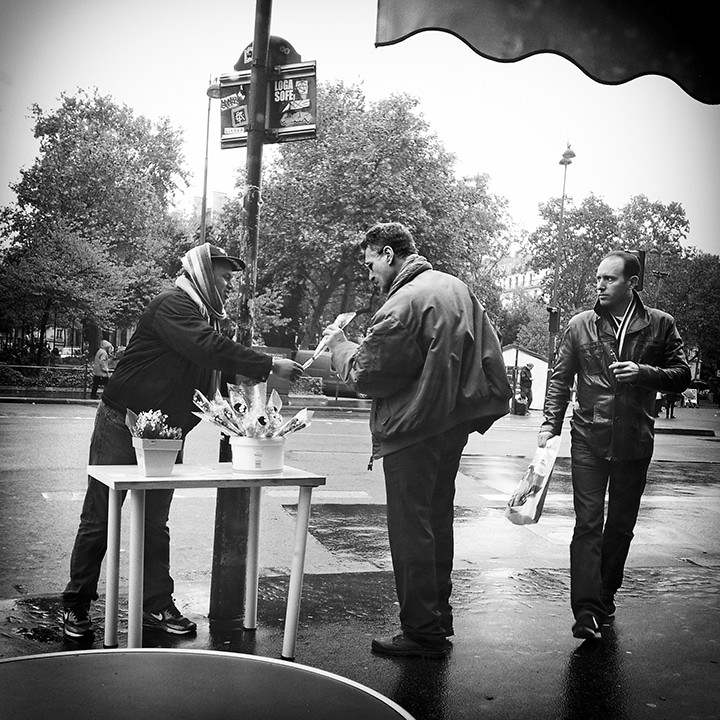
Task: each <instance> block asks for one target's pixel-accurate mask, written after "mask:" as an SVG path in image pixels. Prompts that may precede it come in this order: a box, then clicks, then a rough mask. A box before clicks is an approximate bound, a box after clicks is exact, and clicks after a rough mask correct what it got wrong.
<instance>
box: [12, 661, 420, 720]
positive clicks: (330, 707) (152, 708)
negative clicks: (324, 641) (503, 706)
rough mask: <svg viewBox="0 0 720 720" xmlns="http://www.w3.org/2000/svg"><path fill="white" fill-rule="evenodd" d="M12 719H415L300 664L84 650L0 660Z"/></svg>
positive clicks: (364, 689)
mask: <svg viewBox="0 0 720 720" xmlns="http://www.w3.org/2000/svg"><path fill="white" fill-rule="evenodd" d="M0 697H1V698H2V715H3V717H7V718H12V720H37V718H40V717H51V718H52V719H53V720H66V719H67V720H83V719H84V718H102V720H116V719H117V720H120V719H122V720H127V719H128V718H131V720H144V719H145V718H148V719H149V718H152V719H153V720H161V719H164V718H168V720H169V719H170V718H172V720H180V719H182V718H192V719H193V720H215V719H217V720H221V719H222V720H230V719H232V718H248V719H250V718H252V719H253V720H274V719H275V718H277V720H291V719H292V720H294V719H295V718H298V719H299V718H308V719H309V718H312V720H324V719H325V718H327V720H368V719H370V720H399V719H400V718H404V719H405V720H413V718H412V716H411V715H410V714H409V713H407V712H406V711H405V710H403V709H402V708H401V707H400V706H399V705H397V704H395V703H393V702H392V701H391V700H388V699H387V698H386V697H384V696H383V695H381V694H380V693H378V692H376V691H374V690H371V689H370V688H367V687H365V686H364V685H360V684H359V683H356V682H353V681H352V680H348V679H346V678H343V677H340V676H339V675H334V674H332V673H328V672H325V671H323V670H317V669H315V668H311V667H308V666H306V665H299V664H296V663H291V662H286V661H283V660H275V659H272V658H265V657H259V656H256V655H240V654H236V653H224V652H215V651H205V650H165V649H155V648H153V649H139V648H138V649H131V650H88V651H82V652H81V651H78V652H62V653H51V654H47V655H28V656H25V657H17V658H10V659H8V660H2V661H0Z"/></svg>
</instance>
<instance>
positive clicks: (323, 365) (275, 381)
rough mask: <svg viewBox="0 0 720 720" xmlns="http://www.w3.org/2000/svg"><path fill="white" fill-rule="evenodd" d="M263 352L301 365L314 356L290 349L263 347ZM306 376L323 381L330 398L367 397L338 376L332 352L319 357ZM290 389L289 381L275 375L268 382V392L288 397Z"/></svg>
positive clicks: (311, 351)
mask: <svg viewBox="0 0 720 720" xmlns="http://www.w3.org/2000/svg"><path fill="white" fill-rule="evenodd" d="M258 350H262V352H265V353H268V354H269V355H273V356H275V357H286V358H292V359H293V360H295V361H296V362H299V363H300V364H301V365H302V364H304V363H305V362H307V361H308V360H309V359H310V358H311V357H312V354H313V350H291V349H289V348H276V347H262V348H258ZM305 373H306V375H309V376H310V377H317V378H321V379H322V389H323V394H324V395H327V396H328V397H353V398H354V397H365V396H364V395H361V394H359V393H357V392H355V390H354V389H353V388H351V387H350V386H349V385H347V384H346V383H344V382H343V381H342V380H341V379H340V377H339V376H338V374H337V373H336V372H335V371H334V370H333V369H332V368H331V367H330V351H329V350H326V351H325V352H323V353H321V354H320V356H319V357H317V358H316V359H315V360H314V362H313V363H312V365H310V366H309V367H308V368H307V369H306V370H305ZM289 388H290V384H289V383H288V381H287V380H281V379H280V378H276V377H275V376H274V375H271V376H270V379H269V380H268V391H270V390H273V389H276V390H277V391H278V392H279V393H280V394H281V395H286V394H287V392H288V390H289Z"/></svg>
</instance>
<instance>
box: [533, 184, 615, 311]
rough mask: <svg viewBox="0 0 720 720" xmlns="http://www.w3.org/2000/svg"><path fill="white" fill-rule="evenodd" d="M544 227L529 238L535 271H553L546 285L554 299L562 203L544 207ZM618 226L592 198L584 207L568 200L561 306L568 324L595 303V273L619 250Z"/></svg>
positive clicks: (559, 292)
mask: <svg viewBox="0 0 720 720" xmlns="http://www.w3.org/2000/svg"><path fill="white" fill-rule="evenodd" d="M540 216H541V217H542V218H543V220H544V223H543V224H541V225H540V226H539V227H538V228H537V229H536V230H535V231H534V232H532V233H531V234H530V236H529V237H528V245H529V248H530V256H531V263H530V265H531V267H532V269H533V270H536V271H537V270H544V269H547V268H552V270H551V272H549V273H548V274H547V275H546V277H545V281H544V289H545V292H546V295H547V297H548V298H550V297H551V293H552V290H551V288H552V284H553V277H554V268H555V258H556V252H557V242H558V233H559V221H560V200H559V199H557V200H555V199H553V200H550V201H548V202H547V203H545V204H542V205H540ZM617 237H618V222H617V218H616V217H615V213H614V212H613V210H612V208H611V207H610V206H609V205H608V204H607V203H605V202H604V201H603V200H602V199H601V198H598V197H596V196H595V195H592V194H591V195H590V196H589V197H587V198H585V199H584V200H583V201H582V203H581V204H580V207H578V208H576V207H574V205H573V203H572V199H571V198H566V199H565V213H564V232H563V238H562V243H561V246H560V264H559V273H558V289H557V302H558V306H559V307H560V308H561V317H562V318H563V319H564V321H567V320H568V319H569V318H570V317H571V316H572V315H574V314H575V313H576V312H578V311H579V310H581V309H584V308H587V307H588V305H591V304H592V302H593V288H594V283H595V271H596V270H597V266H598V264H599V263H600V260H601V259H602V257H603V255H605V253H607V252H608V251H610V250H612V249H613V248H614V247H616V246H617V243H618V240H617Z"/></svg>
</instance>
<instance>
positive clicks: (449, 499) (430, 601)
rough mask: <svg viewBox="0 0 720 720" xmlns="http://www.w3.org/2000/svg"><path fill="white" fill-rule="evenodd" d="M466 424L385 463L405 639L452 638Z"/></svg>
mask: <svg viewBox="0 0 720 720" xmlns="http://www.w3.org/2000/svg"><path fill="white" fill-rule="evenodd" d="M468 430H469V428H468V425H467V424H465V423H463V424H462V425H458V426H456V427H454V428H451V429H450V430H448V431H446V432H444V433H442V434H441V435H436V436H435V437H431V438H428V439H426V440H423V441H422V442H420V443H417V444H416V445H412V446H410V447H407V448H404V449H403V450H398V451H397V452H394V453H391V454H390V455H386V456H385V457H384V458H383V469H384V472H385V488H386V492H387V524H388V536H389V539H390V552H391V555H392V561H393V569H394V571H395V586H396V589H397V596H398V600H399V601H400V624H401V627H402V630H403V632H404V633H405V635H406V636H407V637H409V638H412V639H413V640H418V641H420V642H427V643H436V642H442V641H444V638H445V637H446V636H447V635H452V632H453V631H452V624H453V620H452V607H451V605H450V593H451V591H452V582H451V578H450V575H451V572H452V567H453V550H454V547H453V515H454V513H453V501H454V498H455V476H456V475H457V470H458V466H459V464H460V456H461V455H462V451H463V448H464V447H465V444H466V443H467V439H468Z"/></svg>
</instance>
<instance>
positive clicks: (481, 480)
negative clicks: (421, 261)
mask: <svg viewBox="0 0 720 720" xmlns="http://www.w3.org/2000/svg"><path fill="white" fill-rule="evenodd" d="M683 412H685V413H692V412H693V411H683V410H679V411H678V414H679V415H680V414H681V413H683ZM703 412H704V411H703ZM536 415H537V418H536V417H535V416H531V417H517V416H511V417H507V418H504V419H503V420H502V421H500V422H499V423H498V424H497V425H496V426H495V428H493V429H492V430H491V431H490V432H489V433H488V434H487V435H486V436H485V437H480V436H477V435H475V436H473V438H472V440H471V442H470V443H469V445H468V448H467V449H466V454H465V458H464V460H463V464H462V467H461V473H462V474H461V476H460V477H459V479H458V491H457V497H456V505H457V518H458V519H457V523H456V546H457V548H456V572H455V591H454V605H455V608H456V618H457V619H456V633H457V637H456V639H455V648H454V650H453V652H452V654H451V657H450V659H449V660H447V661H444V662H442V663H437V661H435V662H432V661H418V660H388V659H386V658H380V657H376V656H373V655H371V654H370V652H369V650H368V647H369V642H370V639H371V638H372V636H373V635H374V634H378V633H388V634H389V633H392V632H394V631H395V629H396V617H395V616H396V607H395V605H394V588H393V583H392V572H391V565H390V562H389V553H388V548H387V539H386V535H385V528H384V487H383V482H382V470H381V467H380V464H376V467H375V469H374V470H373V471H371V472H368V471H367V470H366V464H367V459H368V456H369V437H368V434H367V425H366V417H365V416H363V415H362V414H359V413H344V414H342V415H340V416H338V415H334V416H331V417H317V418H316V421H315V422H314V423H313V425H312V426H311V427H310V428H309V429H308V430H306V431H304V432H302V433H298V434H296V435H295V436H293V437H291V438H290V439H289V445H288V457H287V458H286V461H287V462H288V463H289V464H292V465H296V466H299V467H303V468H306V469H308V470H312V471H315V472H320V473H322V474H326V475H327V477H328V483H327V485H326V486H325V487H324V488H322V489H319V490H316V491H315V493H314V504H313V513H312V518H311V538H310V541H309V543H308V554H307V562H306V573H307V576H306V582H305V587H304V593H303V605H302V613H301V623H300V631H299V635H298V650H297V658H296V659H297V661H298V662H300V663H305V664H308V665H312V666H314V667H320V668H323V669H327V670H330V671H332V672H337V673H339V674H342V675H344V676H345V677H349V678H351V679H354V680H356V681H358V682H362V683H364V684H366V685H368V686H370V687H373V688H375V689H376V690H378V691H380V692H383V693H384V694H386V695H388V696H389V697H391V698H392V699H394V700H395V701H396V702H399V703H400V704H401V705H403V707H406V708H407V709H408V710H410V711H411V712H413V713H414V714H415V715H416V717H417V718H428V719H429V718H433V719H435V718H437V719H443V718H448V719H450V718H476V717H478V718H479V717H503V718H505V717H507V718H511V717H521V716H522V717H525V718H531V719H532V718H540V719H542V718H545V717H547V718H556V717H557V718H559V717H562V718H570V717H578V718H579V717H583V718H592V717H598V718H616V717H617V718H631V717H632V718H635V717H652V718H664V717H668V718H674V717H678V718H680V717H682V718H691V717H707V718H710V717H717V716H718V715H717V708H718V707H720V693H718V687H720V683H718V682H717V681H718V680H720V677H718V660H720V653H719V652H718V642H720V631H719V630H718V628H719V627H720V623H718V620H719V619H720V617H719V615H720V611H719V609H718V605H719V603H718V600H717V597H718V590H720V583H719V582H718V567H720V537H719V536H720V532H719V531H718V521H719V520H720V465H718V461H720V457H719V450H720V448H719V447H718V438H717V437H716V438H711V437H700V436H693V435H669V434H659V435H658V437H657V443H656V454H655V461H654V462H653V464H652V465H651V472H650V482H649V486H648V490H647V493H646V496H645V498H644V501H643V507H642V510H641V517H640V520H639V522H638V526H637V529H636V539H635V541H634V543H633V548H632V550H631V555H630V558H629V561H628V572H627V577H626V582H625V586H624V588H623V590H622V593H621V597H619V601H620V603H619V604H620V608H621V609H620V611H619V613H618V616H619V617H618V620H616V622H615V624H614V625H613V626H612V627H607V628H605V629H604V639H603V642H602V643H601V644H600V645H598V646H593V645H589V646H588V644H584V645H581V646H578V643H577V641H574V640H573V639H572V637H570V633H569V626H570V623H571V618H570V613H569V608H568V587H569V585H568V583H569V577H568V572H567V567H568V560H567V554H568V553H567V546H568V543H569V539H570V535H571V532H572V512H571V496H570V487H569V473H568V462H567V459H566V456H567V438H565V440H564V443H565V444H564V447H561V452H560V458H559V460H558V464H557V467H556V471H555V473H554V475H553V479H552V485H551V491H550V495H549V497H548V500H547V502H546V506H545V512H544V515H543V518H542V519H541V521H540V523H538V524H537V525H533V526H525V527H523V528H518V527H515V526H513V525H511V524H510V523H508V522H507V520H506V519H505V518H504V517H503V509H504V505H505V503H506V502H507V496H508V495H509V494H510V492H512V490H513V489H514V487H515V485H516V483H517V481H518V480H519V478H520V476H521V475H522V471H523V470H524V468H525V467H526V465H527V462H528V458H529V456H530V455H531V454H532V452H533V449H534V436H535V433H536V430H537V424H538V423H539V421H540V419H539V413H537V414H536ZM93 416H94V410H93V408H91V407H85V406H59V405H21V404H0V444H1V445H2V448H3V451H2V460H0V561H1V562H0V603H2V605H1V606H0V610H2V611H3V613H2V614H3V619H4V624H3V625H2V626H0V651H2V653H3V655H4V656H5V657H9V656H12V655H19V654H29V653H35V652H53V651H57V650H60V649H66V648H65V647H64V646H63V643H62V640H61V638H60V635H59V632H58V630H57V624H56V622H55V614H56V612H57V610H58V600H59V593H60V592H61V591H62V587H63V586H64V583H65V581H66V574H67V557H68V553H69V549H70V547H71V544H72V540H73V538H74V533H75V530H76V527H77V518H78V515H79V510H80V505H81V502H82V496H83V491H84V484H85V480H84V467H85V462H86V454H87V442H88V439H89V435H90V432H91V430H92V418H93ZM696 417H697V416H696ZM703 418H706V419H705V420H704V422H705V424H710V425H712V423H713V422H715V425H718V423H717V418H715V416H714V414H712V413H710V414H708V413H705V414H704V415H703ZM678 420H680V421H681V422H682V423H683V426H684V427H688V426H691V425H692V423H693V422H695V423H696V424H698V422H697V421H696V420H695V418H693V417H692V416H688V417H685V418H683V417H679V418H678ZM668 423H669V421H668V422H667V423H665V424H668ZM719 429H720V428H719ZM216 447H217V435H216V433H215V431H214V429H212V428H210V427H209V426H204V425H201V426H200V427H199V428H198V429H197V430H195V431H193V433H192V434H191V436H190V438H189V439H188V447H187V452H186V462H192V461H193V459H195V460H197V461H207V459H208V458H209V457H210V458H212V457H215V456H216ZM563 456H565V457H563ZM295 501H296V495H295V493H294V492H293V491H291V490H280V489H277V490H275V489H272V490H266V491H265V493H264V500H263V525H262V528H263V531H262V541H261V549H260V552H261V557H260V561H261V566H262V570H261V574H262V580H261V589H260V607H259V613H260V614H259V622H260V627H259V628H258V631H257V632H255V633H247V632H241V633H234V634H230V635H227V636H218V635H217V633H210V632H209V630H208V626H207V620H206V617H205V616H206V614H207V608H208V594H209V585H210V566H211V553H212V528H213V518H214V493H212V492H205V491H192V490H183V491H178V492H177V493H176V498H175V501H174V503H173V509H172V514H171V532H172V538H173V539H172V565H173V575H174V577H175V580H176V596H177V598H178V602H179V605H180V606H181V607H182V608H183V610H184V611H185V612H186V613H187V614H189V615H190V616H192V617H193V619H195V620H196V621H197V622H198V623H199V628H200V629H199V632H198V636H197V638H195V639H193V640H188V639H178V638H175V639H168V638H166V637H160V638H153V637H147V638H146V640H145V644H146V645H149V646H158V645H159V646H171V647H192V648H198V649H216V650H230V651H235V652H254V653H257V654H262V655H267V656H270V657H277V656H278V655H279V650H280V646H281V636H282V618H283V614H284V611H283V606H284V589H285V587H286V582H287V573H288V570H289V565H290V561H291V546H292V528H293V521H294V511H295ZM126 523H127V519H124V527H123V538H124V539H125V538H127V527H126ZM122 571H123V578H122V579H121V583H125V582H126V578H127V574H126V568H125V567H123V570H122ZM122 587H124V584H121V588H122ZM94 615H95V617H96V619H98V620H99V619H101V616H102V607H101V604H98V605H97V606H96V608H95V609H94ZM22 628H24V630H23V629H22ZM123 639H124V638H123V636H122V634H121V643H122V642H123ZM92 647H101V639H100V640H96V642H95V644H94V645H93V646H92Z"/></svg>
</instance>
